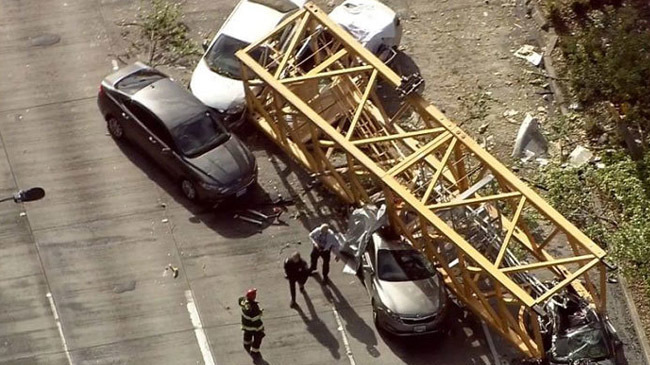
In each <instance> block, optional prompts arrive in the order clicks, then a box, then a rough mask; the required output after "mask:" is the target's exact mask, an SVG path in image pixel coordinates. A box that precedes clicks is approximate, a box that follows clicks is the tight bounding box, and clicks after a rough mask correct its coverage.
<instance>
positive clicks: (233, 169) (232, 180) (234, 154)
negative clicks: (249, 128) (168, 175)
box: [190, 135, 255, 186]
mask: <svg viewBox="0 0 650 365" xmlns="http://www.w3.org/2000/svg"><path fill="white" fill-rule="evenodd" d="M190 162H191V163H192V164H193V165H194V166H196V167H197V168H198V169H200V170H201V171H202V172H203V173H205V174H206V175H208V176H210V177H211V178H212V179H214V180H216V181H217V182H219V183H220V184H222V185H226V186H232V185H239V183H240V182H242V181H243V180H247V179H248V177H250V176H251V175H252V174H253V173H254V172H255V171H254V169H255V157H253V154H252V153H251V152H250V151H249V150H248V148H246V146H244V144H243V143H242V142H241V141H240V140H239V138H237V137H235V136H232V135H231V136H230V138H229V139H228V140H227V141H226V142H224V143H222V144H221V145H219V146H218V147H217V148H214V149H212V150H210V151H208V152H206V153H204V154H202V155H201V156H197V157H194V158H192V159H190Z"/></svg>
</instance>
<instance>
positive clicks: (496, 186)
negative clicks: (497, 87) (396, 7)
mask: <svg viewBox="0 0 650 365" xmlns="http://www.w3.org/2000/svg"><path fill="white" fill-rule="evenodd" d="M237 57H239V59H240V60H241V61H242V72H243V75H244V84H245V90H246V100H247V104H248V106H249V110H250V113H251V117H252V118H251V119H252V121H253V122H254V123H255V124H256V125H257V126H258V127H259V128H260V129H261V130H262V131H263V132H264V133H265V134H266V135H267V136H268V137H270V138H271V139H272V140H273V141H275V143H276V144H277V145H278V146H280V147H281V148H282V149H283V150H284V151H285V152H286V153H288V154H289V155H290V156H291V157H292V158H293V159H295V160H296V161H298V162H299V163H300V164H302V165H303V166H304V167H305V168H307V169H308V170H309V171H311V172H312V173H314V175H315V176H318V178H319V179H321V181H322V182H323V183H324V184H325V185H326V186H328V187H329V188H330V189H331V190H333V191H334V192H335V193H336V194H337V195H338V196H340V198H341V199H342V200H344V201H345V202H347V203H350V204H356V205H361V204H364V203H368V202H372V201H373V200H374V199H375V198H376V197H377V196H382V197H383V198H384V199H385V202H386V204H387V207H388V211H389V215H390V219H391V223H392V224H393V225H394V226H395V227H396V228H397V229H398V230H399V231H400V232H401V233H402V234H403V235H405V236H406V237H407V238H408V239H409V240H410V241H411V242H412V243H413V244H414V245H416V246H417V247H418V248H419V249H421V250H422V251H423V252H424V253H425V254H426V255H427V257H428V258H429V259H430V260H431V261H432V262H434V263H436V265H437V267H438V270H439V271H440V272H441V274H442V276H443V279H444V281H445V283H446V285H447V287H448V288H449V289H450V290H451V292H453V294H454V295H455V297H456V298H458V299H459V300H460V301H462V302H463V303H464V304H465V305H466V306H467V307H468V308H469V309H471V310H472V311H473V312H474V313H475V314H476V315H477V316H479V317H480V318H481V319H483V320H484V321H485V322H487V323H488V324H489V325H490V326H491V327H492V328H493V329H494V330H495V331H496V332H498V333H499V334H500V335H501V336H503V337H504V338H506V339H507V340H509V341H510V342H511V343H512V344H513V345H514V346H516V347H517V348H518V349H519V350H521V351H522V352H523V353H524V354H526V355H527V356H530V357H535V358H543V357H544V356H545V353H544V348H543V344H542V339H541V336H540V323H539V321H540V318H541V317H543V315H544V309H543V308H544V307H543V304H544V303H546V301H548V300H550V299H551V298H552V297H553V296H554V295H556V294H558V293H560V291H562V290H564V289H566V288H567V287H571V290H575V291H576V292H577V293H578V294H579V295H580V296H582V297H583V298H585V299H586V300H587V301H589V302H590V303H592V304H593V306H594V307H595V308H596V309H597V310H598V311H599V312H601V313H604V312H605V298H606V296H605V279H606V271H605V270H606V268H605V264H604V262H603V258H604V256H605V252H604V251H603V250H602V249H601V248H600V247H598V246H597V245H596V244H594V243H593V242H592V241H591V240H590V239H589V238H588V237H587V236H586V235H584V234H583V233H582V232H581V231H580V230H578V229H577V228H576V227H575V226H574V225H573V224H571V223H570V222H569V221H567V220H566V219H565V218H564V217H563V216H562V215H560V214H559V213H558V212H557V211H556V210H555V209H553V208H552V207H551V206H550V205H549V204H548V203H547V202H546V201H544V199H542V198H541V197H540V196H539V195H537V193H535V192H534V191H533V190H532V189H530V188H529V187H528V186H526V185H525V184H524V183H523V182H522V181H521V180H519V179H518V178H517V177H516V176H515V175H514V174H513V173H512V172H510V171H509V170H508V169H507V168H506V167H505V166H504V165H503V164H501V163H500V162H499V161H498V160H497V159H495V158H494V157H493V156H492V155H490V154H489V153H488V152H487V151H485V150H484V149H483V148H481V146H480V145H479V144H478V143H477V142H476V141H474V140H473V139H472V138H471V137H470V136H469V135H467V134H466V133H465V132H464V131H462V130H461V129H460V128H459V127H458V126H456V124H454V123H453V122H451V121H450V120H449V119H447V118H446V117H445V116H444V115H443V114H442V113H441V112H440V111H439V110H438V109H437V108H436V107H434V106H433V105H430V104H429V103H428V102H427V101H426V100H424V99H423V98H422V97H421V96H420V95H419V94H418V93H417V92H415V89H417V87H418V84H419V83H420V80H419V79H418V77H417V76H412V77H403V76H400V75H398V74H396V73H395V72H394V71H393V70H391V69H390V68H389V67H387V66H386V65H385V64H384V63H382V62H381V61H380V60H379V59H378V58H377V57H375V56H374V55H373V54H372V53H370V52H369V51H368V50H366V49H365V48H363V46H361V44H359V43H358V42H357V41H356V40H355V39H354V38H353V37H352V36H351V35H350V34H348V33H347V32H346V31H345V30H343V29H342V28H340V27H339V26H338V25H336V24H335V23H333V22H332V21H331V20H330V19H329V18H328V17H327V15H326V14H325V13H324V12H323V11H322V10H321V9H319V8H318V7H317V6H316V5H314V4H312V3H307V4H306V5H305V7H304V8H303V9H302V10H300V11H298V12H296V13H294V14H292V15H291V16H289V17H288V18H287V19H285V20H284V21H283V22H282V23H281V24H280V25H278V27H277V28H276V29H275V30H274V31H273V32H271V33H270V34H269V35H268V36H266V37H265V38H264V39H262V40H260V41H258V42H256V43H254V44H251V45H250V46H249V47H247V48H246V49H244V50H241V51H239V52H238V53H237ZM378 86H380V88H378ZM382 97H383V98H384V99H383V100H382ZM389 106H390V107H389ZM531 223H534V225H535V226H534V227H531Z"/></svg>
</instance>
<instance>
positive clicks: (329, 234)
mask: <svg viewBox="0 0 650 365" xmlns="http://www.w3.org/2000/svg"><path fill="white" fill-rule="evenodd" d="M309 239H310V240H311V243H312V244H313V246H314V247H313V248H312V250H311V265H310V266H309V271H310V272H314V271H316V268H317V265H318V258H319V257H320V258H322V259H323V282H324V283H327V281H328V280H329V278H328V275H329V272H330V258H331V251H332V248H334V246H335V245H336V237H335V236H334V232H333V231H332V230H331V229H330V227H329V225H328V224H327V223H323V224H321V225H320V226H319V227H316V228H315V229H314V230H313V231H311V233H309ZM337 260H338V258H337Z"/></svg>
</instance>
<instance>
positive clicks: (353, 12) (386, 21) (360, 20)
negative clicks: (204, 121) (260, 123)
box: [190, 0, 402, 124]
mask: <svg viewBox="0 0 650 365" xmlns="http://www.w3.org/2000/svg"><path fill="white" fill-rule="evenodd" d="M305 2H306V1H305V0H241V1H240V2H239V4H237V6H236V7H235V9H234V10H233V12H232V13H231V14H230V16H229V17H228V19H226V21H225V22H224V24H223V26H222V27H221V29H219V31H218V32H217V34H216V35H215V37H214V38H213V39H212V41H211V42H210V43H209V45H206V47H205V48H206V52H205V54H204V55H203V57H202V58H201V60H200V61H199V63H198V65H197V66H196V68H195V69H194V72H193V74H192V79H191V81H190V90H191V91H192V93H193V94H194V95H195V96H196V97H197V98H198V99H199V100H201V101H202V102H203V103H204V104H206V105H208V106H209V107H211V108H214V109H216V110H217V111H219V112H221V113H222V114H224V115H225V118H224V119H225V120H226V122H227V123H228V124H237V123H238V122H240V121H241V120H242V119H243V116H244V113H243V111H244V108H245V104H246V101H245V93H244V84H243V82H242V75H241V66H240V63H239V60H238V59H237V57H236V56H235V52H237V51H238V50H240V49H242V48H245V47H246V46H248V45H249V44H251V43H253V42H255V41H257V40H259V39H261V38H262V37H264V36H266V35H267V34H268V33H270V32H271V31H272V30H273V29H274V28H275V27H276V26H277V25H278V24H279V23H280V22H281V21H282V20H283V19H285V18H286V17H288V16H289V15H291V14H292V13H293V12H295V11H297V10H298V9H299V8H300V7H302V6H303V5H304V4H305ZM330 18H331V19H332V20H333V21H334V22H336V23H337V24H339V25H341V26H342V27H343V28H344V29H346V30H347V31H348V32H350V34H352V35H353V36H354V37H355V38H356V39H357V40H359V42H361V44H363V45H364V46H365V47H366V48H367V49H369V50H370V51H372V52H373V53H375V54H377V55H378V56H379V57H380V58H381V59H382V60H383V61H387V60H388V59H389V58H390V55H391V54H394V53H393V50H394V49H395V48H396V47H397V46H398V45H399V42H400V40H401V35H402V28H401V25H400V20H399V17H398V16H397V14H396V13H395V12H394V11H393V10H391V9H390V8H389V7H387V6H386V5H384V4H382V3H380V2H379V1H377V0H347V1H345V2H343V3H342V4H341V5H339V6H337V7H336V8H334V10H332V12H331V13H330Z"/></svg>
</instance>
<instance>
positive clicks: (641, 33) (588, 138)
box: [538, 0, 650, 331]
mask: <svg viewBox="0 0 650 365" xmlns="http://www.w3.org/2000/svg"><path fill="white" fill-rule="evenodd" d="M545 5H546V10H547V14H548V17H549V19H550V22H551V24H552V26H553V27H554V28H555V30H556V32H557V33H558V35H559V36H560V42H559V45H560V51H561V55H562V58H563V59H564V62H565V63H566V64H565V66H566V69H567V70H568V73H569V74H568V77H569V80H570V81H569V85H567V86H569V87H570V94H571V95H572V97H573V98H574V100H575V101H576V103H577V105H578V106H579V110H581V112H579V113H578V115H577V116H575V115H574V116H571V117H561V118H557V119H556V120H555V121H552V122H551V124H550V127H551V134H550V135H551V137H552V138H553V139H555V141H556V142H557V143H558V144H559V145H560V149H561V151H562V153H561V154H560V155H561V156H560V159H559V161H556V162H555V163H553V164H551V165H549V166H548V167H547V168H546V169H545V170H544V171H543V173H542V174H541V176H540V177H539V181H538V182H539V184H542V185H544V186H545V187H547V188H548V193H547V198H548V199H549V201H550V203H551V204H552V205H553V206H554V207H556V208H557V209H558V211H560V212H561V213H562V214H564V215H565V216H566V217H567V218H568V219H569V220H570V221H572V222H573V223H574V224H576V225H577V226H578V227H579V228H581V229H582V230H584V231H585V233H586V234H587V235H588V236H589V237H591V238H592V239H593V240H594V241H595V242H596V243H598V244H599V245H601V246H603V247H604V248H606V249H607V250H608V251H609V253H610V255H611V257H612V258H613V259H614V260H615V261H616V262H617V263H618V264H619V266H620V267H621V268H622V270H623V272H624V274H625V275H626V276H627V277H628V278H630V279H631V281H632V282H633V283H635V284H634V285H633V288H635V290H636V291H637V292H636V293H635V296H636V297H637V298H645V300H644V304H642V305H641V306H642V307H645V308H647V304H648V302H647V298H648V297H649V296H650V247H649V246H650V152H648V150H647V147H646V146H647V142H648V138H647V135H648V132H650V3H649V2H647V1H641V0H546V2H545ZM577 144H582V145H586V146H588V147H589V148H590V149H592V150H594V151H596V153H597V155H598V156H599V157H600V158H601V161H597V162H596V161H594V162H592V163H590V164H587V165H584V166H582V167H580V168H563V167H562V166H563V165H562V163H563V162H564V160H565V158H566V153H567V152H569V151H570V149H571V148H573V146H575V145H577ZM639 291H640V292H639ZM642 312H645V313H642V314H641V315H642V317H645V319H646V321H645V323H646V325H647V323H648V322H649V321H648V315H650V314H649V313H647V311H642ZM647 330H648V327H646V331H647Z"/></svg>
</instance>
